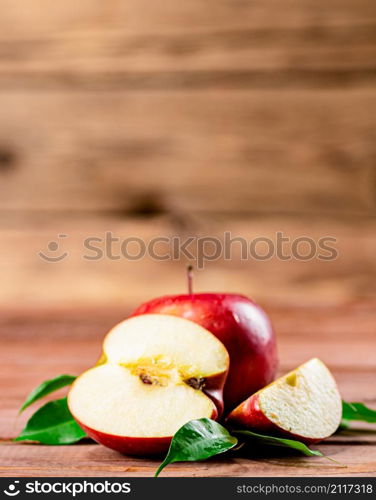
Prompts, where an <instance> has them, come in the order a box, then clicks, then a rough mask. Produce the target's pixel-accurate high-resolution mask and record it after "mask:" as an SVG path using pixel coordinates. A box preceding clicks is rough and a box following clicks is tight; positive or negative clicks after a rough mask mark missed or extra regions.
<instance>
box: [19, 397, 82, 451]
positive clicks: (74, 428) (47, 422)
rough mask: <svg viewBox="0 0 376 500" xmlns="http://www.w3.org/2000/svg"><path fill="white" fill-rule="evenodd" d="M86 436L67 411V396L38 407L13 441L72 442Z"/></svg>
mask: <svg viewBox="0 0 376 500" xmlns="http://www.w3.org/2000/svg"><path fill="white" fill-rule="evenodd" d="M84 437H86V434H85V432H84V431H83V430H82V429H81V427H80V426H79V425H78V424H77V423H76V421H75V420H74V418H73V417H72V414H71V412H70V411H69V408H68V404H67V398H63V399H56V400H55V401H50V402H49V403H46V404H45V405H44V406H42V407H41V408H39V410H37V411H36V412H35V413H34V415H33V416H32V417H31V418H30V419H29V421H28V422H27V424H26V427H25V428H24V429H23V431H22V432H21V434H20V435H19V436H18V437H16V439H15V440H14V441H38V442H39V443H42V444H72V443H76V442H77V441H79V440H80V439H82V438H84Z"/></svg>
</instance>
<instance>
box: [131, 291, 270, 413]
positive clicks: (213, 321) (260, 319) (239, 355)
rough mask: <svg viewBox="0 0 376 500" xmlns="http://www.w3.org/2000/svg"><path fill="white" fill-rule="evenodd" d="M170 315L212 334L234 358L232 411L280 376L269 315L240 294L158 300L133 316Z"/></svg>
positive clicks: (229, 394)
mask: <svg viewBox="0 0 376 500" xmlns="http://www.w3.org/2000/svg"><path fill="white" fill-rule="evenodd" d="M141 314H168V315H173V316H180V317H182V318H185V319H189V320H191V321H194V322H195V323H198V324H199V325H201V326H203V327H204V328H206V329H207V330H209V331H210V332H212V333H213V334H214V335H215V336H216V337H217V338H218V339H219V340H220V341H221V342H222V343H223V344H224V346H225V347H226V349H227V351H228V352H229V355H230V370H229V374H228V377H227V381H226V383H225V388H224V404H225V409H226V411H227V412H228V411H230V410H232V409H233V408H235V406H237V405H238V404H239V403H241V402H242V401H243V400H244V399H245V398H247V397H249V395H250V394H253V393H254V392H256V391H258V390H259V389H261V388H262V387H264V386H265V385H267V384H269V383H270V382H271V381H272V380H273V379H274V377H275V375H276V370H277V363H278V361H277V348H276V340H275V335H274V332H273V329H272V326H271V324H270V321H269V318H268V316H267V315H266V313H265V312H264V311H263V310H262V309H261V307H259V306H258V305H257V304H255V303H254V302H253V301H251V300H250V299H248V298H247V297H244V296H243V295H236V294H220V293H189V294H185V295H171V296H165V297H160V298H156V299H154V300H151V301H150V302H146V303H145V304H142V305H141V306H140V307H138V308H137V309H136V311H135V312H134V313H133V315H141Z"/></svg>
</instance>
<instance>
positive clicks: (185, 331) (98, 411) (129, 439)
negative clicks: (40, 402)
mask: <svg viewBox="0 0 376 500" xmlns="http://www.w3.org/2000/svg"><path fill="white" fill-rule="evenodd" d="M228 367H229V356H228V353H227V350H226V348H225V347H224V346H223V344H222V343H221V342H220V341H219V340H218V339H217V338H216V337H215V336H214V335H213V334H212V333H210V332H209V331H208V330H205V329H204V328H203V327H201V326H199V325H197V324H196V323H193V322H192V321H189V320H186V319H182V318H178V317H174V316H169V315H161V314H145V315H143V316H137V317H134V318H130V319H128V320H125V321H123V322H122V323H120V324H118V325H117V326H115V328H113V329H112V330H111V331H110V332H109V333H108V335H107V336H106V338H105V340H104V344H103V356H102V358H101V360H100V363H99V364H98V365H97V366H95V367H93V368H91V369H90V370H88V371H86V372H85V373H83V374H82V375H81V376H80V377H78V379H77V380H76V381H75V382H74V384H73V386H72V388H71V390H70V392H69V395H68V405H69V409H70V411H71V413H72V414H73V416H74V418H75V419H76V420H77V422H78V423H79V425H80V426H81V427H82V428H83V429H84V430H85V431H86V432H87V434H88V435H89V436H90V437H92V438H93V439H94V440H96V441H98V442H99V443H101V444H103V445H104V446H107V447H109V448H113V449H115V450H117V451H120V452H122V453H128V454H134V455H148V454H156V453H162V452H164V451H166V450H167V448H168V446H169V443H170V441H171V438H172V436H173V435H174V434H175V432H176V431H177V430H178V429H179V428H180V427H181V426H182V425H184V424H185V423H186V422H188V421H189V420H192V419H196V418H201V417H209V418H214V419H215V418H217V417H218V416H219V414H220V413H221V412H222V409H223V401H222V392H223V386H224V383H225V380H226V376H227V372H228Z"/></svg>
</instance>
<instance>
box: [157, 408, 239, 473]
mask: <svg viewBox="0 0 376 500" xmlns="http://www.w3.org/2000/svg"><path fill="white" fill-rule="evenodd" d="M237 443H238V440H237V439H236V437H234V436H231V434H230V433H229V432H228V430H227V429H225V428H224V427H223V426H222V425H220V424H218V423H217V422H215V421H214V420H211V419H209V418H200V419H198V420H191V421H190V422H188V423H186V424H185V425H183V427H181V428H180V429H179V430H178V431H177V432H176V434H175V436H174V437H173V439H172V441H171V445H170V449H169V450H168V453H167V456H166V458H165V459H164V461H163V463H162V464H161V465H160V466H159V467H158V470H157V472H156V473H155V477H157V476H158V475H159V474H160V472H161V471H162V469H164V468H165V467H166V465H168V464H172V463H174V462H192V461H195V460H205V459H206V458H209V457H212V456H214V455H217V454H219V453H223V452H225V451H227V450H229V449H230V448H233V447H234V446H235V445H236V444H237Z"/></svg>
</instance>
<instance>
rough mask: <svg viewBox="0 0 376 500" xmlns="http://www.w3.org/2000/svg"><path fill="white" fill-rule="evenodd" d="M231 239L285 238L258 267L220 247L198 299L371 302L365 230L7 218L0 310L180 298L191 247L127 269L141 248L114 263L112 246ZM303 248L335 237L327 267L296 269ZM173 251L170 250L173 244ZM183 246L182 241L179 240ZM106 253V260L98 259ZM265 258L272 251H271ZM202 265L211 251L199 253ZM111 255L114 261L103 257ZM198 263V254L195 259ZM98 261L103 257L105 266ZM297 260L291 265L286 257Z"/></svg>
mask: <svg viewBox="0 0 376 500" xmlns="http://www.w3.org/2000/svg"><path fill="white" fill-rule="evenodd" d="M228 231H230V232H231V237H232V238H239V237H242V238H243V239H244V241H245V243H246V244H247V245H248V246H249V245H250V244H251V242H252V241H256V238H259V237H263V238H268V239H269V240H270V242H271V245H274V246H275V247H276V248H277V233H278V232H279V233H282V234H283V236H284V237H285V238H289V240H290V243H284V244H283V246H282V252H283V254H282V255H285V256H286V255H287V256H288V257H289V256H290V257H291V258H288V259H281V258H280V257H278V255H279V254H278V255H277V254H276V253H274V254H273V255H272V256H271V258H269V259H266V260H265V259H263V258H259V259H257V258H256V257H257V255H256V254H255V256H253V255H252V254H250V252H247V253H246V254H245V255H243V256H242V253H241V247H240V244H239V243H236V241H235V242H234V243H233V244H231V245H228V246H227V248H228V249H229V257H230V258H225V255H224V250H223V251H222V252H221V253H220V254H219V255H218V256H217V258H215V259H210V258H208V259H206V260H205V261H204V262H203V269H202V270H201V271H197V272H196V273H195V282H194V288H195V290H196V291H233V292H237V293H243V294H245V295H249V296H251V297H253V298H255V299H256V300H258V301H260V302H262V303H263V302H271V303H277V304H278V303H284V304H289V303H297V304H311V303H313V304H333V303H343V302H349V301H354V300H359V299H366V300H370V299H372V298H374V297H375V295H376V289H375V278H374V277H375V274H376V268H375V259H374V255H375V251H376V231H375V223H374V222H373V220H366V221H362V220H357V219H354V220H350V221H341V220H336V219H330V218H327V219H325V221H323V220H322V219H316V218H315V217H313V218H308V217H307V216H306V217H297V218H289V219H286V217H284V216H280V217H276V216H271V217H265V216H261V215H260V216H258V217H256V216H255V217H252V218H251V219H249V218H248V217H245V218H241V217H238V218H234V217H232V218H231V219H225V220H224V219H223V218H222V217H215V216H213V217H194V216H192V214H190V216H188V217H184V216H182V217H180V218H179V219H178V220H176V219H175V218H174V217H173V216H167V215H165V216H159V217H154V218H153V219H151V220H149V219H148V218H123V217H121V216H118V217H116V216H107V217H106V216H99V215H96V216H94V217H90V216H88V215H81V216H80V217H79V216H75V217H73V216H71V217H66V216H60V217H59V216H57V215H55V216H51V214H47V215H46V216H43V215H42V214H39V216H36V215H35V214H34V215H33V214H29V215H28V216H27V217H25V216H24V215H22V214H18V215H16V214H13V215H11V214H8V215H7V217H6V219H4V223H3V230H2V233H1V248H0V256H1V259H0V269H1V276H2V286H1V287H0V301H1V303H2V304H3V306H5V305H8V306H10V307H14V306H18V307H19V306H20V305H21V304H22V305H24V306H26V305H29V306H35V307H46V306H47V305H50V306H51V307H61V306H64V304H65V305H67V304H71V305H74V304H76V305H78V304H81V306H85V305H89V304H96V305H98V306H103V305H104V304H106V305H109V306H110V307H113V306H114V305H119V306H120V305H121V304H124V303H133V304H137V303H139V302H142V301H145V300H149V299H150V298H151V297H153V296H160V295H163V294H174V293H180V292H182V293H184V292H185V290H186V282H185V266H186V265H187V263H189V262H190V263H192V264H194V265H195V267H197V263H198V260H197V256H198V255H199V254H200V251H199V250H198V248H197V240H196V241H194V242H193V244H190V245H189V246H188V248H187V250H188V251H189V252H190V253H191V254H192V258H188V257H186V256H185V255H184V253H183V252H181V253H180V254H175V253H174V244H173V243H172V240H171V242H170V243H169V244H162V243H161V244H158V245H156V246H155V247H154V251H155V252H156V254H157V255H161V256H167V257H169V259H168V260H159V259H157V258H153V257H152V256H151V255H150V253H147V254H146V255H145V256H144V257H143V258H140V259H137V260H135V259H133V258H131V257H129V254H130V255H137V254H139V252H140V246H139V244H137V243H133V244H129V245H128V246H127V251H128V252H129V253H128V254H125V253H122V252H121V248H120V242H123V241H125V240H126V239H127V238H139V239H141V241H143V242H144V243H145V246H147V245H150V242H152V241H153V238H158V237H161V236H163V237H168V236H170V237H171V238H172V237H180V241H181V244H183V242H184V241H186V239H187V238H188V237H190V236H192V235H197V236H201V237H207V236H210V237H213V236H215V237H217V238H218V241H222V242H223V241H224V238H225V236H224V233H225V232H228ZM61 233H63V234H66V235H67V237H66V238H61V239H60V253H62V252H69V255H68V256H67V257H66V258H65V259H64V260H62V261H61V262H58V263H51V262H46V261H45V260H43V259H42V258H41V257H40V256H38V252H43V253H44V255H46V256H47V257H55V256H58V255H59V251H55V252H54V251H48V243H49V242H50V241H55V240H59V239H58V237H57V236H58V234H61ZM106 233H111V234H112V237H114V238H118V240H119V241H118V242H115V243H114V244H112V245H110V244H107V243H106ZM302 236H303V237H306V238H307V237H308V238H311V239H312V241H313V242H314V243H315V244H316V245H319V240H320V238H323V237H325V236H330V237H334V238H335V239H336V242H335V243H332V244H331V246H332V247H333V248H334V249H335V251H336V252H337V257H336V258H334V259H332V260H322V259H321V258H319V256H320V255H321V254H322V255H324V256H325V255H326V253H324V252H321V253H320V251H319V250H318V251H317V254H316V256H315V258H313V259H311V260H304V259H299V255H300V254H299V255H295V254H293V253H292V251H291V249H292V243H291V242H293V241H295V240H297V239H298V238H300V237H302ZM90 237H91V238H98V239H99V240H100V242H99V243H95V245H96V247H97V248H99V250H100V251H101V252H102V257H101V258H98V259H97V260H88V257H90V258H92V257H93V256H95V255H97V254H96V253H94V252H93V251H92V250H89V249H88V248H87V247H86V248H85V240H86V239H87V238H90ZM176 241H177V240H176ZM187 241H188V240H187ZM106 248H107V252H106V251H105V249H106ZM270 248H271V247H270ZM256 249H257V252H258V254H259V255H260V256H262V255H265V253H266V252H268V251H269V246H266V244H262V243H261V244H259V245H258V246H257V247H256ZM204 251H205V252H206V255H208V256H210V255H212V252H213V248H212V246H210V245H206V246H205V248H204ZM307 251H308V252H309V251H310V248H309V247H307V245H304V244H303V245H301V246H300V250H299V252H301V255H307ZM111 252H112V253H111ZM201 253H202V252H201ZM105 255H107V256H106V257H105ZM294 255H295V257H294Z"/></svg>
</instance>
